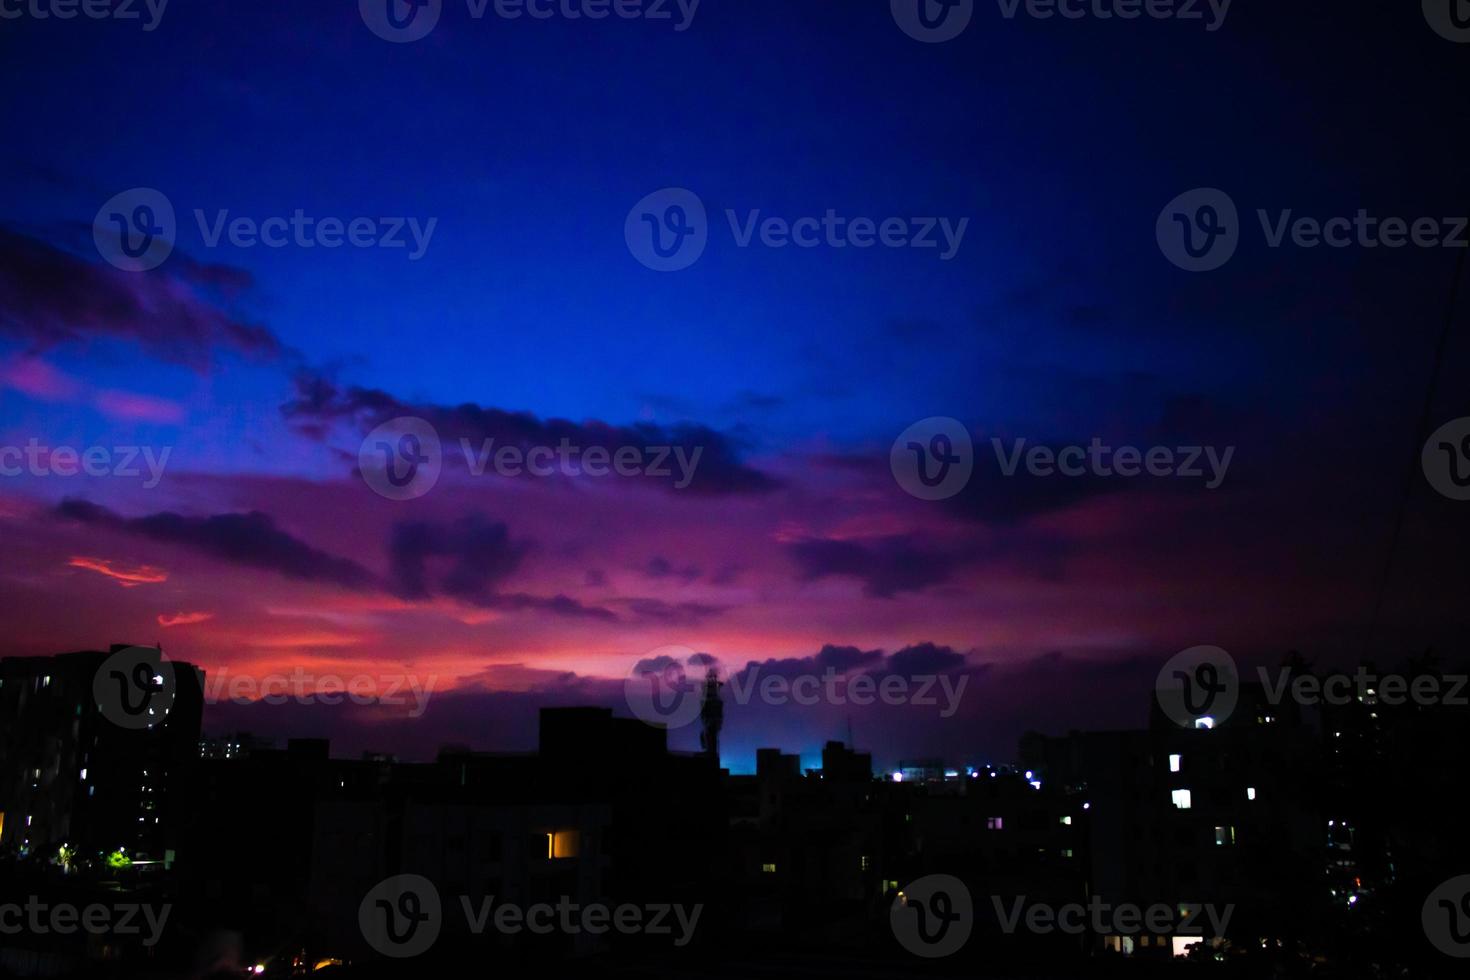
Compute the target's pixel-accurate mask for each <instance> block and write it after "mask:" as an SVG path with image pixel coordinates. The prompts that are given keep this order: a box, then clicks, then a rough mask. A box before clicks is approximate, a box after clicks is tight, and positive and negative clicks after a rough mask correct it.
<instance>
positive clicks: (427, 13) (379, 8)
mask: <svg viewBox="0 0 1470 980" xmlns="http://www.w3.org/2000/svg"><path fill="white" fill-rule="evenodd" d="M443 8H444V0H357V10H358V13H360V14H362V22H363V23H364V24H366V25H367V26H368V30H370V31H372V32H373V33H374V34H376V35H378V37H380V38H382V39H383V40H385V41H392V42H393V43H394V44H406V43H408V42H409V41H417V40H419V39H420V38H422V37H425V36H426V35H427V34H428V33H429V32H430V31H432V30H433V29H434V25H435V24H437V23H439V15H440V14H441V13H442V12H443Z"/></svg>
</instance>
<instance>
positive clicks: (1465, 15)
mask: <svg viewBox="0 0 1470 980" xmlns="http://www.w3.org/2000/svg"><path fill="white" fill-rule="evenodd" d="M1424 19H1425V20H1427V21H1429V26H1430V27H1432V28H1434V33H1436V34H1438V35H1439V36H1440V37H1442V38H1445V39H1446V40H1450V41H1454V42H1456V43H1458V44H1465V43H1467V42H1470V0H1424Z"/></svg>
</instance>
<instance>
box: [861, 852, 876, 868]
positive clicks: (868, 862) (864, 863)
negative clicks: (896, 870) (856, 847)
mask: <svg viewBox="0 0 1470 980" xmlns="http://www.w3.org/2000/svg"><path fill="white" fill-rule="evenodd" d="M872 866H873V861H872V859H871V858H869V857H868V856H867V855H866V854H864V855H863V856H862V857H861V858H859V859H858V870H860V871H867V870H868V869H869V868H871V867H872Z"/></svg>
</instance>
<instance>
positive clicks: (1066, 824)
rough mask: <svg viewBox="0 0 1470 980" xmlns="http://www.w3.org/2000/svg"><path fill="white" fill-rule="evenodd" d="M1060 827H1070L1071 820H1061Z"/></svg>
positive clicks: (1068, 818)
mask: <svg viewBox="0 0 1470 980" xmlns="http://www.w3.org/2000/svg"><path fill="white" fill-rule="evenodd" d="M1062 826H1063V827H1070V826H1072V818H1071V817H1063V818H1062Z"/></svg>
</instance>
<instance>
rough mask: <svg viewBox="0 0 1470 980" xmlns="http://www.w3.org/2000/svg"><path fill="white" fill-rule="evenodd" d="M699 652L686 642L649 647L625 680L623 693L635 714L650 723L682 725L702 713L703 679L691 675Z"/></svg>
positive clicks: (667, 725) (681, 726)
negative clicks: (687, 668) (688, 668)
mask: <svg viewBox="0 0 1470 980" xmlns="http://www.w3.org/2000/svg"><path fill="white" fill-rule="evenodd" d="M698 658H699V655H698V654H696V653H695V652H694V651H693V650H691V649H689V648H688V647H684V646H665V647H659V648H658V649H657V650H650V651H649V652H648V653H647V654H645V655H644V656H643V658H642V659H641V660H639V661H638V662H637V663H636V664H634V665H633V669H632V670H630V671H629V672H628V678H627V680H625V681H623V697H624V699H625V700H626V701H627V702H628V710H629V711H631V712H633V715H634V717H636V718H639V719H641V720H643V721H645V722H647V723H648V724H650V725H662V726H663V727H665V728H683V727H684V726H685V725H687V724H689V723H690V722H692V721H694V719H696V718H698V717H699V711H700V708H701V707H702V706H703V699H702V696H701V694H702V691H703V689H704V684H703V681H702V680H701V678H700V677H699V676H697V675H696V676H690V674H691V672H690V671H688V670H686V669H685V668H686V667H693V666H694V664H695V663H696V662H697V661H698Z"/></svg>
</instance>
